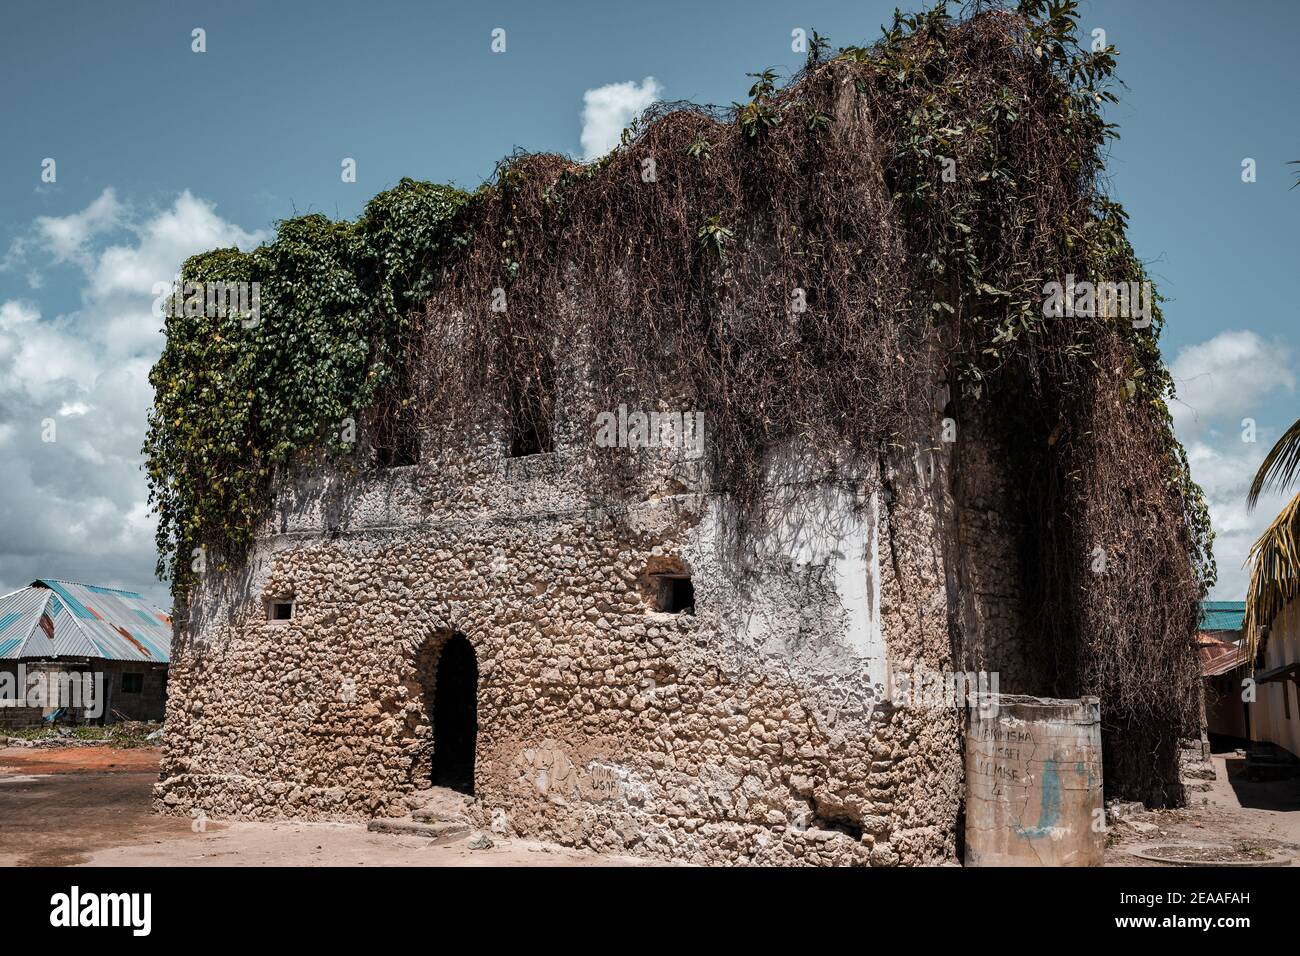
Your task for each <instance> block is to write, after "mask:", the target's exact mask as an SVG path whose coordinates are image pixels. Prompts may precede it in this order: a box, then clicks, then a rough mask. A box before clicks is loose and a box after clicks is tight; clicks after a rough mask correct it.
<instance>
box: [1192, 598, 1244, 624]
mask: <svg viewBox="0 0 1300 956" xmlns="http://www.w3.org/2000/svg"><path fill="white" fill-rule="evenodd" d="M1245 619H1246V602H1245V601H1202V602H1201V630H1203V631H1240V630H1241V625H1242V623H1243V622H1244V621H1245Z"/></svg>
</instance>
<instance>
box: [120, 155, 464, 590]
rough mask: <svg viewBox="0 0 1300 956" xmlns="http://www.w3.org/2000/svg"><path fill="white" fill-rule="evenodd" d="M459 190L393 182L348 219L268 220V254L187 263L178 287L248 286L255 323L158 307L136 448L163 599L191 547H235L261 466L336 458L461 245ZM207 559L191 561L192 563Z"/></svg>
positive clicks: (182, 579) (262, 490) (249, 530)
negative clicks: (153, 514)
mask: <svg viewBox="0 0 1300 956" xmlns="http://www.w3.org/2000/svg"><path fill="white" fill-rule="evenodd" d="M467 200H468V197H467V196H466V195H465V194H464V193H462V192H461V191H459V190H456V189H454V188H451V187H448V186H439V185H434V184H431V183H419V182H415V181H413V180H409V179H404V180H402V182H401V183H400V184H399V185H398V186H397V187H395V188H394V189H392V190H390V191H388V192H385V193H381V194H380V195H378V196H376V197H375V198H374V199H373V200H371V201H370V203H369V204H368V205H367V206H366V209H365V211H364V213H363V214H362V215H361V217H360V218H359V219H358V220H357V221H356V222H355V223H349V222H335V221H332V220H329V219H327V218H326V217H324V216H320V215H308V216H301V217H299V218H296V219H289V220H286V221H284V222H282V223H280V227H279V230H278V234H277V235H276V237H275V239H274V240H273V241H272V242H270V243H268V244H267V245H264V246H261V247H259V248H257V249H254V250H252V251H249V252H240V251H239V250H237V249H218V250H216V251H213V252H208V253H204V254H202V255H198V256H195V257H193V258H191V259H189V260H188V261H187V262H186V263H185V265H184V266H183V268H182V270H181V276H180V281H181V282H182V283H190V282H194V283H209V282H227V283H229V282H248V283H254V282H255V283H258V284H259V285H260V315H259V321H257V322H256V323H253V322H251V321H249V320H248V319H246V318H244V317H241V316H238V315H234V314H231V315H228V316H224V317H220V316H218V317H207V316H204V315H192V316H187V315H185V314H184V311H185V310H184V309H183V308H179V307H175V308H173V307H169V308H168V310H167V314H166V320H165V332H166V336H167V344H166V347H165V349H164V350H163V354H162V356H161V357H160V358H159V360H158V362H157V364H156V365H155V366H154V368H153V371H152V372H151V373H150V382H151V384H152V385H153V387H154V391H155V398H154V407H153V409H152V411H151V413H150V416H149V429H148V433H147V436H146V439H145V443H144V449H143V451H144V453H145V455H146V456H147V464H146V470H147V474H148V480H149V489H150V502H151V504H152V505H153V507H154V508H155V509H156V510H157V512H158V515H159V524H158V535H157V544H158V552H159V560H158V573H159V575H160V576H163V575H167V574H169V573H170V575H171V577H172V581H173V586H174V590H177V591H178V592H179V591H183V590H184V589H185V587H186V586H187V584H188V583H189V581H190V578H191V559H192V555H193V552H194V550H195V549H197V548H200V547H203V548H205V549H206V550H207V551H208V552H210V559H211V560H220V559H221V556H223V555H227V554H230V553H232V552H234V551H236V550H237V549H238V548H240V547H242V546H243V545H245V544H247V542H248V541H249V540H250V539H251V537H252V534H253V531H254V528H255V527H256V523H257V521H258V520H259V519H260V518H261V516H262V515H263V514H264V512H265V509H266V506H267V492H268V489H269V486H270V481H271V478H272V476H273V475H274V473H275V469H276V468H278V467H280V466H282V465H284V464H286V463H287V462H289V461H290V459H291V458H292V457H293V456H294V455H295V454H297V453H299V452H303V451H305V450H308V449H318V448H324V449H327V450H329V451H331V452H333V453H335V454H342V453H346V452H349V451H350V450H351V449H352V447H353V445H352V444H351V443H349V442H346V441H344V436H345V434H346V432H345V426H344V422H345V420H346V419H349V418H350V419H353V420H354V421H355V420H356V419H357V417H358V416H359V413H360V412H361V410H362V409H364V408H365V407H366V406H367V405H368V404H369V403H371V402H372V401H373V400H374V398H375V396H376V394H377V391H378V390H379V389H380V388H381V387H382V386H383V385H384V383H385V382H386V381H387V379H388V377H389V376H390V375H391V374H392V370H393V365H394V346H395V344H396V343H398V342H399V341H400V340H401V338H402V334H403V332H404V330H405V327H406V323H407V315H408V313H409V312H410V311H411V310H412V309H414V308H417V307H419V306H420V305H422V303H423V302H424V300H425V299H426V298H427V297H428V294H429V290H430V288H431V285H430V283H431V282H432V281H433V270H434V266H435V263H436V262H437V258H438V256H439V255H440V253H442V252H443V251H444V250H446V249H447V248H450V247H453V246H456V245H458V244H463V242H464V237H463V236H462V235H461V234H460V233H458V232H457V231H456V225H455V224H456V221H457V215H458V213H459V212H460V211H461V210H462V208H463V207H464V206H465V204H466V202H467ZM206 558H208V556H207V555H205V559H206Z"/></svg>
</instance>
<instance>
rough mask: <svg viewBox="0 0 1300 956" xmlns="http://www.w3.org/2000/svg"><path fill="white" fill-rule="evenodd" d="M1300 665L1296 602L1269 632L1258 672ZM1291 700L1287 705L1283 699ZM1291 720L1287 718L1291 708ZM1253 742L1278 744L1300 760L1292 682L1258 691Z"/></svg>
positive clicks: (1298, 706) (1298, 712)
mask: <svg viewBox="0 0 1300 956" xmlns="http://www.w3.org/2000/svg"><path fill="white" fill-rule="evenodd" d="M1295 661H1300V604H1298V603H1297V602H1295V601H1292V602H1291V603H1290V604H1288V605H1287V606H1286V607H1285V608H1284V609H1283V610H1282V613H1281V614H1279V615H1278V616H1277V619H1276V620H1274V621H1273V624H1272V626H1271V627H1270V628H1269V635H1268V643H1267V645H1266V646H1265V648H1264V663H1263V665H1262V666H1261V667H1259V668H1258V670H1268V669H1270V668H1273V667H1278V666H1280V665H1282V664H1290V663H1294V662H1295ZM1284 694H1285V695H1286V697H1287V698H1288V700H1287V701H1285V702H1284V701H1283V695H1284ZM1288 704H1289V705H1290V716H1289V717H1288V716H1287V709H1288V708H1287V705H1288ZM1250 730H1251V734H1250V736H1251V739H1252V740H1261V741H1268V742H1271V743H1275V744H1277V745H1278V746H1279V747H1282V748H1284V749H1286V750H1289V751H1290V752H1291V753H1292V754H1295V755H1296V756H1300V699H1297V696H1296V690H1295V684H1294V683H1293V682H1292V681H1290V680H1286V681H1270V682H1269V683H1267V684H1259V685H1257V687H1256V696H1255V702H1254V703H1253V704H1251V705H1250Z"/></svg>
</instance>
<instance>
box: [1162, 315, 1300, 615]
mask: <svg viewBox="0 0 1300 956" xmlns="http://www.w3.org/2000/svg"><path fill="white" fill-rule="evenodd" d="M1292 361H1293V355H1292V352H1291V349H1290V348H1289V347H1287V346H1286V345H1285V344H1284V343H1282V342H1268V341H1265V340H1264V339H1263V338H1261V337H1260V336H1258V335H1256V334H1255V333H1254V332H1249V331H1241V330H1231V331H1226V332H1220V333H1219V334H1218V335H1216V336H1215V337H1214V338H1212V339H1209V340H1207V341H1205V342H1201V343H1199V344H1197V345H1193V346H1191V347H1189V348H1185V349H1183V350H1182V351H1180V352H1179V353H1178V355H1177V356H1176V357H1175V359H1174V361H1173V362H1172V363H1171V365H1170V371H1171V373H1172V374H1173V377H1174V381H1175V384H1176V386H1177V389H1178V400H1177V401H1176V402H1175V403H1174V406H1173V409H1172V411H1173V415H1174V427H1175V431H1176V432H1177V434H1178V437H1179V439H1180V440H1181V441H1182V442H1183V444H1184V446H1185V447H1186V448H1187V459H1188V463H1189V464H1190V465H1191V469H1192V477H1193V478H1194V479H1196V481H1197V483H1198V484H1199V485H1200V486H1201V488H1202V490H1203V491H1204V492H1205V499H1206V503H1207V504H1208V505H1209V508H1210V518H1211V523H1212V525H1213V527H1214V531H1215V535H1216V537H1215V542H1214V555H1215V560H1216V563H1217V565H1218V569H1219V583H1218V585H1217V586H1216V587H1215V589H1214V593H1213V594H1212V597H1215V598H1218V599H1221V600H1241V599H1242V598H1244V597H1245V594H1246V585H1247V583H1248V581H1249V573H1248V571H1247V569H1245V568H1244V567H1243V563H1244V562H1245V560H1246V556H1247V555H1248V554H1249V552H1250V546H1251V545H1252V544H1254V542H1255V540H1256V539H1257V538H1258V537H1259V535H1260V533H1261V532H1263V530H1264V529H1265V528H1266V527H1267V526H1268V524H1269V522H1271V521H1272V520H1273V517H1274V516H1275V515H1276V514H1277V513H1278V511H1279V510H1280V509H1281V507H1282V505H1283V504H1285V503H1286V501H1288V500H1290V497H1291V495H1290V494H1287V495H1264V496H1261V498H1260V501H1259V504H1258V505H1257V506H1256V508H1255V509H1254V510H1253V511H1248V510H1247V509H1246V494H1247V492H1248V491H1249V489H1250V483H1251V480H1252V479H1253V478H1254V476H1255V472H1256V470H1257V469H1258V468H1259V464H1260V462H1261V461H1263V459H1264V456H1265V454H1267V453H1268V449H1269V448H1271V447H1272V444H1273V442H1274V441H1276V440H1277V438H1278V436H1279V435H1280V434H1281V431H1282V429H1283V428H1285V427H1286V426H1287V425H1289V424H1290V423H1291V421H1290V419H1289V418H1286V417H1285V416H1286V415H1288V414H1290V413H1291V412H1292V406H1291V404H1290V403H1286V404H1285V405H1284V412H1283V418H1284V420H1278V418H1277V402H1278V399H1279V397H1281V395H1282V394H1286V395H1293V394H1294V393H1295V388H1296V372H1295V368H1294V367H1293V364H1292ZM1245 418H1251V419H1255V421H1256V432H1255V441H1254V442H1249V441H1245V440H1243V438H1244V437H1246V432H1245V430H1244V429H1243V426H1242V420H1243V419H1245ZM1293 493H1294V492H1292V494H1293Z"/></svg>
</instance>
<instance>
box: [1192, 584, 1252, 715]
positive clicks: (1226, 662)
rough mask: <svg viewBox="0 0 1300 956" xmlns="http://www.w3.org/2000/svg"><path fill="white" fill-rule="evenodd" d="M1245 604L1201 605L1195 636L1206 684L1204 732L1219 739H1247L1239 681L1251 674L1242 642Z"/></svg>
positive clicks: (1203, 603) (1233, 602)
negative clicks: (1198, 624)
mask: <svg viewBox="0 0 1300 956" xmlns="http://www.w3.org/2000/svg"><path fill="white" fill-rule="evenodd" d="M1245 616H1246V602H1245V601H1204V602H1202V604H1201V626H1200V630H1199V631H1198V632H1197V635H1196V643H1197V650H1198V651H1199V654H1200V661H1201V676H1202V678H1204V681H1205V719H1206V729H1207V730H1208V731H1209V732H1210V733H1212V734H1216V735H1219V736H1222V737H1234V738H1237V739H1241V740H1245V739H1249V737H1250V728H1249V726H1248V725H1247V708H1246V705H1245V703H1244V702H1243V701H1242V699H1241V690H1242V688H1241V681H1242V678H1244V677H1246V676H1247V675H1248V674H1249V673H1250V672H1249V669H1248V668H1247V665H1249V664H1250V651H1249V649H1248V648H1247V647H1246V645H1245V642H1244V641H1243V640H1242V634H1241V627H1242V620H1243V618H1244V617H1245Z"/></svg>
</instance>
